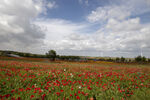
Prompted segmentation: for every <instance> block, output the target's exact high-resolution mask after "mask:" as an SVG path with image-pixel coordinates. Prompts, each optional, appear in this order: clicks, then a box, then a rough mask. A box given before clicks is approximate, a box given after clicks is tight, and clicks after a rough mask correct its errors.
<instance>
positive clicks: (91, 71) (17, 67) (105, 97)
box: [0, 60, 150, 100]
mask: <svg viewBox="0 0 150 100" xmlns="http://www.w3.org/2000/svg"><path fill="white" fill-rule="evenodd" d="M0 98H1V100H150V67H149V66H147V67H140V66H139V67H138V66H136V65H132V66H131V65H130V67H129V66H128V65H122V66H121V65H117V64H116V65H115V64H112V66H111V64H110V63H109V66H107V64H102V65H101V64H100V63H98V64H94V63H92V64H91V63H77V62H76V63H75V62H74V63H73V62H61V63H47V62H45V63H44V62H25V61H11V60H0Z"/></svg>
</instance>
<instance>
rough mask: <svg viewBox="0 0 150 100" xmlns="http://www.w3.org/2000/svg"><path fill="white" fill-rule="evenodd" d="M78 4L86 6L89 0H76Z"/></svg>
mask: <svg viewBox="0 0 150 100" xmlns="http://www.w3.org/2000/svg"><path fill="white" fill-rule="evenodd" d="M78 1H79V4H85V5H86V6H88V5H89V0H78Z"/></svg>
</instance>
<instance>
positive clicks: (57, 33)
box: [0, 0, 150, 57]
mask: <svg viewBox="0 0 150 100" xmlns="http://www.w3.org/2000/svg"><path fill="white" fill-rule="evenodd" d="M0 49H1V50H15V51H23V52H31V53H38V54H45V53H46V52H47V51H48V50H50V49H54V50H56V51H57V53H58V54H61V55H82V56H83V55H85V56H115V57H116V56H124V57H135V56H137V55H140V54H141V52H142V54H143V55H144V56H146V57H150V0H0Z"/></svg>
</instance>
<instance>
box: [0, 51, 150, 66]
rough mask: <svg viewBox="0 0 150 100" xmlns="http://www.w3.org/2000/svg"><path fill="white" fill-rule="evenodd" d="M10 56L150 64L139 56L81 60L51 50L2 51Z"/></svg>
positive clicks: (149, 60)
mask: <svg viewBox="0 0 150 100" xmlns="http://www.w3.org/2000/svg"><path fill="white" fill-rule="evenodd" d="M10 54H14V55H18V56H20V57H31V58H49V59H50V60H51V61H54V60H65V61H81V60H82V61H89V60H94V61H109V62H118V63H120V62H123V63H132V62H138V63H146V62H150V58H146V57H145V56H137V57H135V58H132V59H131V58H124V57H116V58H111V57H110V58H107V59H106V58H99V59H94V58H93V59H91V58H86V57H85V58H84V59H83V58H81V57H80V56H64V55H57V53H56V51H55V50H49V51H48V52H47V53H46V54H45V55H41V54H31V53H23V52H16V51H2V50H0V56H12V55H10Z"/></svg>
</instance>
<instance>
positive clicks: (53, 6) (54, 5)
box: [47, 2, 57, 9]
mask: <svg viewBox="0 0 150 100" xmlns="http://www.w3.org/2000/svg"><path fill="white" fill-rule="evenodd" d="M47 7H48V8H49V9H51V8H56V7H57V5H56V3H55V2H48V3H47Z"/></svg>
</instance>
